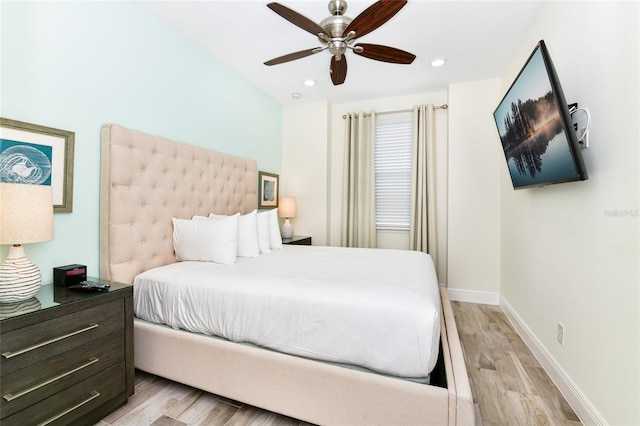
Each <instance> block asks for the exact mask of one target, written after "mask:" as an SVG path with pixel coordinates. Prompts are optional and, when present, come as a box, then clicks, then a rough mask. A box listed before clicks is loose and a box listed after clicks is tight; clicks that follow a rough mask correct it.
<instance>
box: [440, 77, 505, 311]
mask: <svg viewBox="0 0 640 426" xmlns="http://www.w3.org/2000/svg"><path fill="white" fill-rule="evenodd" d="M499 101H500V80H498V79H495V80H484V81H475V82H470V83H460V84H452V85H450V86H449V234H448V235H449V241H448V244H449V265H448V281H447V285H448V288H449V290H450V291H451V292H458V294H460V293H462V294H469V293H471V294H472V295H473V296H474V297H475V299H476V300H478V298H480V300H483V301H485V302H487V303H489V302H493V303H497V294H498V293H499V291H500V170H501V169H503V168H505V167H506V166H505V165H504V156H503V155H502V152H501V150H500V143H499V142H496V140H495V138H496V134H497V131H496V127H495V124H494V122H493V118H492V113H493V110H494V109H495V108H496V106H497V105H498V102H499Z"/></svg>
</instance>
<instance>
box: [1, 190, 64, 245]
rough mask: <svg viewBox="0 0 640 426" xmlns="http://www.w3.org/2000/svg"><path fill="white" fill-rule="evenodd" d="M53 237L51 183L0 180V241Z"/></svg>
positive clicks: (46, 239) (34, 241)
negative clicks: (32, 183)
mask: <svg viewBox="0 0 640 426" xmlns="http://www.w3.org/2000/svg"><path fill="white" fill-rule="evenodd" d="M52 239H53V193H52V191H51V186H50V185H26V184H19V183H0V244H27V243H38V242H41V241H49V240H52Z"/></svg>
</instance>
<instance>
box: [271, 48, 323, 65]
mask: <svg viewBox="0 0 640 426" xmlns="http://www.w3.org/2000/svg"><path fill="white" fill-rule="evenodd" d="M323 50H324V49H322V48H317V47H314V48H313V49H307V50H301V51H299V52H293V53H289V54H287V55H282V56H278V57H277V58H273V59H271V60H269V61H267V62H265V63H264V64H265V65H278V64H282V63H284V62H289V61H293V60H295V59H300V58H304V57H306V56H311V55H313V54H314V53H318V52H322V51H323Z"/></svg>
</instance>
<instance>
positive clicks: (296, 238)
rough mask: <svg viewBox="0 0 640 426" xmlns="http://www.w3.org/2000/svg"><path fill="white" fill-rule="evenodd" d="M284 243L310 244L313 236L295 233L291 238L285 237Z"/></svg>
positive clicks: (295, 244)
mask: <svg viewBox="0 0 640 426" xmlns="http://www.w3.org/2000/svg"><path fill="white" fill-rule="evenodd" d="M282 244H289V245H293V246H310V245H311V237H305V236H302V235H294V236H293V237H291V238H283V239H282Z"/></svg>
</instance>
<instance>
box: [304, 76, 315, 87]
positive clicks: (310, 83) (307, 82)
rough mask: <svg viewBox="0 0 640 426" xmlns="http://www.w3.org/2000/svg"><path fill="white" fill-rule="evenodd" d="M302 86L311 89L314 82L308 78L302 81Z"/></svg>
mask: <svg viewBox="0 0 640 426" xmlns="http://www.w3.org/2000/svg"><path fill="white" fill-rule="evenodd" d="M304 85H305V86H307V87H313V86H315V85H316V81H315V80H311V79H310V78H309V79H307V80H305V81H304Z"/></svg>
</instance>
